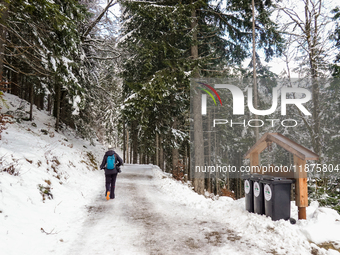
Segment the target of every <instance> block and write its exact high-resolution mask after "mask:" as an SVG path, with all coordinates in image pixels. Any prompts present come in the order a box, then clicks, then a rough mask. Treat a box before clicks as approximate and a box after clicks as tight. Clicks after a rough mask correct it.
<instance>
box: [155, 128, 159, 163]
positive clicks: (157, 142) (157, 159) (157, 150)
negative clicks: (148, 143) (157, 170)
mask: <svg viewBox="0 0 340 255" xmlns="http://www.w3.org/2000/svg"><path fill="white" fill-rule="evenodd" d="M158 140H159V139H158V133H157V132H156V165H157V166H159V141H158Z"/></svg>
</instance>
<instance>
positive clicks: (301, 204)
mask: <svg viewBox="0 0 340 255" xmlns="http://www.w3.org/2000/svg"><path fill="white" fill-rule="evenodd" d="M294 165H295V167H296V172H295V181H296V182H295V203H296V205H297V206H298V209H299V220H305V219H307V215H306V207H307V206H308V186H307V172H306V171H305V165H306V160H303V159H301V158H299V157H297V156H295V155H294Z"/></svg>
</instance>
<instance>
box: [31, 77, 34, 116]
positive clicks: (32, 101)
mask: <svg viewBox="0 0 340 255" xmlns="http://www.w3.org/2000/svg"><path fill="white" fill-rule="evenodd" d="M30 87H31V89H30V121H32V120H33V104H34V85H33V83H31V86H30Z"/></svg>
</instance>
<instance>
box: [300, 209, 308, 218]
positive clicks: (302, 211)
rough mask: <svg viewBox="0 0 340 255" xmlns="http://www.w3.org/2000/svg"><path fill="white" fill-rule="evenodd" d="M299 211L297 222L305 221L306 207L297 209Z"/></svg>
mask: <svg viewBox="0 0 340 255" xmlns="http://www.w3.org/2000/svg"><path fill="white" fill-rule="evenodd" d="M298 209H299V213H298V214H299V220H306V219H307V214H306V207H298Z"/></svg>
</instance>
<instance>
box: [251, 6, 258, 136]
mask: <svg viewBox="0 0 340 255" xmlns="http://www.w3.org/2000/svg"><path fill="white" fill-rule="evenodd" d="M252 13H253V91H254V93H253V94H254V108H255V109H257V106H258V103H257V98H258V96H257V80H256V65H257V63H256V41H255V38H256V36H255V35H256V34H255V0H252ZM255 119H257V115H255ZM255 126H256V127H255V137H256V141H258V140H259V127H258V121H257V120H256V121H255Z"/></svg>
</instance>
